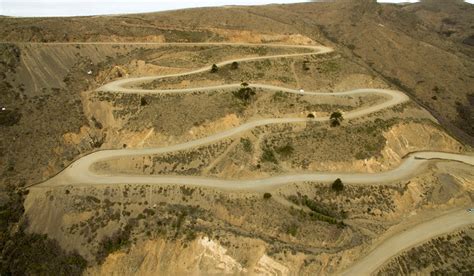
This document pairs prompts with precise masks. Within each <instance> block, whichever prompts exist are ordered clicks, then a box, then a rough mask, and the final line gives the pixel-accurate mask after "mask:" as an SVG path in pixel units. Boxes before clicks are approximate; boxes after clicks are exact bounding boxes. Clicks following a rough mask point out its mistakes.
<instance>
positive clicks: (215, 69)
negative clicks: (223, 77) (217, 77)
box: [211, 64, 219, 73]
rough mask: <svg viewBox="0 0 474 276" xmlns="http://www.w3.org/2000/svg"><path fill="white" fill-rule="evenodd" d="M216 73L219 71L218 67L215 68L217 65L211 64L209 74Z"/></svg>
mask: <svg viewBox="0 0 474 276" xmlns="http://www.w3.org/2000/svg"><path fill="white" fill-rule="evenodd" d="M217 71H219V67H217V65H215V64H213V65H212V67H211V73H217Z"/></svg>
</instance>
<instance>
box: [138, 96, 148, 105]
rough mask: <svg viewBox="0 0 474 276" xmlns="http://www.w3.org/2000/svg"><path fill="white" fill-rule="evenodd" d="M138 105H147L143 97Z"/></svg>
mask: <svg viewBox="0 0 474 276" xmlns="http://www.w3.org/2000/svg"><path fill="white" fill-rule="evenodd" d="M140 105H141V106H145V105H148V101H147V100H146V98H145V97H142V98H141V99H140Z"/></svg>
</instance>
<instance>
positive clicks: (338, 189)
mask: <svg viewBox="0 0 474 276" xmlns="http://www.w3.org/2000/svg"><path fill="white" fill-rule="evenodd" d="M331 188H332V189H333V190H334V191H336V192H341V191H342V190H344V183H342V181H341V179H340V178H338V179H336V180H335V181H334V182H333V183H332V185H331Z"/></svg>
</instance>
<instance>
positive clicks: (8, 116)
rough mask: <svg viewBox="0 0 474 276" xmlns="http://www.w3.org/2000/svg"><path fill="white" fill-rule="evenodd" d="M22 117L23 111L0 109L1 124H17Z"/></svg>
mask: <svg viewBox="0 0 474 276" xmlns="http://www.w3.org/2000/svg"><path fill="white" fill-rule="evenodd" d="M20 119H21V113H20V112H18V110H9V109H7V110H1V111H0V126H13V125H16V124H17V123H18V122H19V121H20Z"/></svg>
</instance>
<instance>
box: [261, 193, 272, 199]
mask: <svg viewBox="0 0 474 276" xmlns="http://www.w3.org/2000/svg"><path fill="white" fill-rule="evenodd" d="M271 197H272V194H270V193H264V194H263V199H270V198H271Z"/></svg>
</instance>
